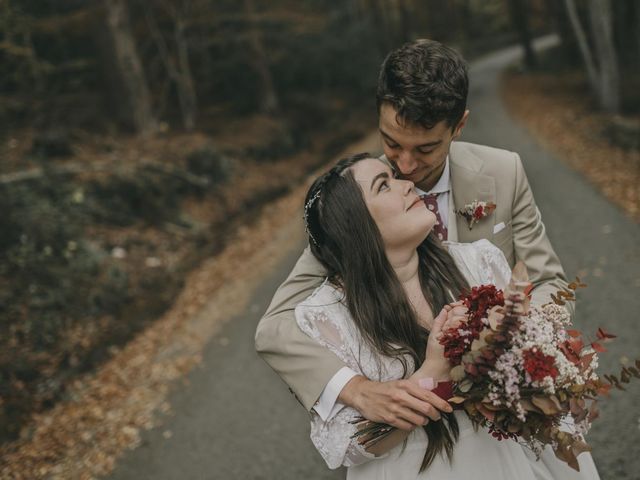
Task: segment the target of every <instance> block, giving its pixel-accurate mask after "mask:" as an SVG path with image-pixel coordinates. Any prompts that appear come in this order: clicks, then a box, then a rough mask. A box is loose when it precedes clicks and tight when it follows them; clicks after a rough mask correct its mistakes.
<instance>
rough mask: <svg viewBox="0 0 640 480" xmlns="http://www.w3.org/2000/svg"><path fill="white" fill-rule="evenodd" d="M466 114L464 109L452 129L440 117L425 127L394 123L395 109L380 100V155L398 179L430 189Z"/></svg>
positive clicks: (442, 168) (436, 179)
mask: <svg viewBox="0 0 640 480" xmlns="http://www.w3.org/2000/svg"><path fill="white" fill-rule="evenodd" d="M468 115H469V111H468V110H467V111H465V113H464V115H463V117H462V120H460V122H459V123H458V125H456V127H455V128H454V129H452V128H451V127H449V126H448V125H447V123H446V122H445V121H444V120H443V121H441V122H439V123H437V124H436V125H435V126H434V127H433V128H430V129H426V128H424V127H422V126H421V125H411V124H404V123H398V120H399V119H398V118H397V115H396V110H395V109H394V108H393V107H392V106H391V105H389V104H387V103H383V104H382V106H381V107H380V119H379V127H380V135H381V136H382V146H383V149H384V154H385V155H386V156H387V158H388V159H389V161H390V162H391V164H392V165H393V166H394V168H395V169H396V171H397V172H398V174H399V175H400V177H401V178H404V179H406V180H411V181H412V182H413V183H414V184H415V186H416V187H418V188H419V189H420V190H423V191H428V190H431V189H432V188H433V186H434V185H435V184H436V183H437V182H438V179H439V178H440V176H441V175H442V171H443V170H444V166H445V160H446V159H447V154H448V153H449V147H450V146H451V142H452V141H453V140H454V139H455V138H457V137H459V136H460V133H461V132H462V129H463V128H464V125H465V123H466V121H467V116H468Z"/></svg>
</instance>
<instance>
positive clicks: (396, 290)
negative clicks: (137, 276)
mask: <svg viewBox="0 0 640 480" xmlns="http://www.w3.org/2000/svg"><path fill="white" fill-rule="evenodd" d="M304 217H305V223H306V228H307V231H308V233H309V244H310V247H311V251H312V253H313V255H314V256H315V257H316V258H317V259H318V260H319V261H320V263H322V265H323V266H324V267H325V269H326V270H327V279H326V280H325V282H324V283H323V284H322V285H321V286H320V287H319V288H318V289H317V290H316V291H315V292H314V293H313V294H312V295H311V296H310V297H309V298H308V299H307V300H305V301H304V302H302V303H300V304H299V305H298V306H297V308H296V311H295V315H296V320H297V322H298V324H299V326H300V328H301V329H302V330H303V331H304V332H305V333H306V334H308V335H309V336H311V337H312V338H313V339H315V340H316V341H317V342H319V343H321V344H322V345H323V346H325V347H327V348H329V349H330V350H331V351H333V353H334V354H336V355H337V356H338V357H339V358H340V359H341V360H342V361H344V362H345V364H346V365H347V366H349V367H350V368H351V369H353V370H354V371H356V372H359V373H360V374H362V375H363V376H365V377H367V378H369V379H371V380H376V381H392V380H398V379H401V378H409V379H410V380H411V381H413V382H416V383H417V384H418V385H421V386H425V385H427V384H429V383H437V382H438V381H446V380H448V378H447V372H448V370H449V365H448V362H447V360H446V359H445V358H444V356H443V349H442V347H441V346H440V345H439V343H438V341H437V340H438V336H439V333H440V331H441V330H443V329H446V328H448V327H449V326H453V325H456V324H457V323H458V322H459V321H460V320H461V319H462V318H464V313H465V311H464V307H462V306H461V305H460V304H459V303H451V302H454V300H455V299H456V298H457V297H458V296H459V294H460V293H461V292H462V291H464V290H467V289H468V288H469V286H473V285H479V284H483V283H484V284H486V283H493V284H495V285H496V286H498V287H499V288H503V287H504V286H505V285H506V283H507V281H508V280H509V277H510V269H509V266H508V264H507V261H506V260H505V258H504V256H503V254H502V253H501V251H500V250H499V249H498V248H497V247H495V246H493V245H492V244H491V243H490V242H489V241H488V240H480V241H478V242H474V243H472V244H459V243H445V245H444V246H443V245H442V244H441V243H440V242H439V241H438V240H437V238H436V237H435V235H434V234H433V233H431V231H432V229H433V227H434V225H435V223H436V217H435V215H434V214H433V213H432V212H431V211H430V210H428V209H427V208H426V207H425V204H424V202H423V201H422V200H421V199H420V197H419V196H418V195H417V194H416V192H415V190H414V188H413V183H411V182H409V181H406V180H400V179H397V178H395V177H394V174H393V172H392V170H391V169H390V167H389V166H388V165H387V164H386V163H384V162H382V161H381V160H379V159H375V158H372V157H370V156H369V155H368V154H359V155H355V156H353V157H349V158H347V159H344V160H341V161H340V162H338V164H337V165H336V166H335V167H334V168H332V169H331V170H330V171H329V172H327V173H326V174H324V175H322V176H321V177H320V178H318V179H317V180H316V181H315V182H314V183H313V185H312V186H311V188H310V190H309V192H308V194H307V198H306V202H305V214H304ZM359 417H360V414H359V412H357V411H356V410H354V409H353V408H351V407H344V408H342V409H341V410H340V411H339V412H338V413H337V414H336V415H334V416H333V417H331V418H330V419H328V420H327V421H323V420H322V419H321V418H320V416H319V415H317V414H316V413H314V412H313V411H312V417H311V439H312V441H313V443H314V445H315V446H316V448H317V449H318V451H319V452H320V454H321V455H322V457H323V458H324V460H325V461H326V463H327V465H328V466H329V467H330V468H337V467H339V466H341V465H345V466H347V467H348V474H347V478H348V479H352V480H355V479H393V480H401V479H416V478H430V479H437V480H445V479H461V478H465V477H467V476H468V477H469V478H474V479H479V480H484V479H486V480H489V479H491V480H500V479H504V480H513V479H523V480H529V479H531V480H534V479H536V480H551V479H555V480H565V479H582V480H586V479H598V478H599V477H598V473H597V471H596V468H595V465H594V464H593V460H592V459H591V456H590V455H588V454H583V455H581V456H580V458H579V461H580V467H581V472H580V473H578V472H575V471H573V470H571V469H570V468H569V467H568V466H566V465H565V464H563V463H561V462H560V461H559V460H557V459H555V457H553V453H552V452H551V451H550V449H548V450H545V452H544V454H543V458H542V461H536V460H535V458H534V457H533V455H532V454H531V453H530V452H528V451H526V450H525V449H523V448H522V447H521V446H520V445H519V444H518V443H516V442H514V441H512V440H503V441H498V440H496V439H495V438H493V437H492V436H491V435H490V434H489V433H488V432H487V431H486V429H483V428H479V429H477V430H476V429H474V427H473V426H472V424H471V422H470V421H469V419H468V418H467V416H466V414H464V413H463V412H461V411H455V412H453V413H442V417H441V419H440V420H438V421H433V420H432V421H428V422H427V423H426V424H425V425H424V427H423V428H416V429H414V430H412V431H410V432H407V431H402V430H396V431H394V432H393V433H392V434H390V435H388V436H387V437H385V438H384V439H383V440H382V441H380V442H378V443H375V444H374V445H372V446H370V447H367V448H364V447H363V446H361V445H360V444H358V441H357V440H355V439H353V438H352V436H353V434H354V433H355V432H356V430H357V428H358V427H357V425H356V424H355V423H354V420H357V419H358V418H359Z"/></svg>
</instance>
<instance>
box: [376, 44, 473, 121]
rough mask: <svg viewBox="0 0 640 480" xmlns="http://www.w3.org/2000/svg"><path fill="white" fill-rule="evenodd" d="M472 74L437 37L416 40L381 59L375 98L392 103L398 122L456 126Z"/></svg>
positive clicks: (464, 105) (464, 104)
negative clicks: (470, 74)
mask: <svg viewBox="0 0 640 480" xmlns="http://www.w3.org/2000/svg"><path fill="white" fill-rule="evenodd" d="M468 91H469V78H468V75H467V65H466V63H465V61H464V59H463V58H462V57H461V56H460V54H459V53H458V52H456V51H455V50H454V49H452V48H450V47H447V46H446V45H443V44H441V43H439V42H436V41H435V40H425V39H422V40H415V41H413V42H409V43H406V44H404V45H402V46H401V47H400V48H398V49H396V50H393V51H392V52H391V53H389V55H387V58H385V59H384V61H383V62H382V66H381V67H380V75H379V77H378V88H377V91H376V100H377V105H378V113H380V108H381V107H382V104H383V103H388V104H389V105H391V106H392V107H393V108H394V110H395V111H396V112H397V115H398V118H397V120H398V122H399V123H409V124H412V125H421V126H422V127H424V128H427V129H429V128H433V127H434V126H435V125H436V124H437V123H439V122H441V121H442V120H444V121H446V123H447V125H448V126H449V127H450V128H451V129H453V128H455V127H456V125H458V123H459V122H460V120H461V119H462V116H463V115H464V112H465V110H466V108H467V94H468Z"/></svg>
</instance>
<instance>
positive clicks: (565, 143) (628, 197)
mask: <svg viewBox="0 0 640 480" xmlns="http://www.w3.org/2000/svg"><path fill="white" fill-rule="evenodd" d="M585 82H586V81H585V79H584V76H583V75H581V74H576V73H573V72H571V71H569V72H560V73H553V74H551V73H529V74H527V75H520V74H515V73H509V74H506V76H505V77H504V79H503V95H504V98H505V100H506V104H507V106H508V108H509V111H510V113H511V114H512V115H513V116H514V117H515V118H517V119H519V120H520V121H522V122H523V123H524V124H525V125H526V126H527V127H528V128H529V129H530V130H531V131H532V132H533V134H534V135H535V136H536V137H537V138H538V139H540V141H542V142H543V143H545V144H546V145H547V146H548V147H549V148H550V149H551V150H553V151H555V152H557V154H558V157H559V158H560V159H562V160H564V161H566V162H567V163H568V164H569V165H570V166H571V167H573V168H574V169H576V170H578V171H579V172H581V173H583V174H584V175H585V176H586V177H587V178H588V179H589V180H590V181H591V182H592V183H593V184H594V185H595V186H596V187H597V188H598V189H599V190H601V191H602V193H604V195H605V196H606V197H607V198H608V199H609V200H611V201H612V202H613V203H615V204H616V205H618V206H619V207H620V208H622V209H623V210H624V211H625V212H626V213H627V214H628V215H629V216H630V217H632V218H633V219H635V220H636V221H639V220H640V188H638V185H640V150H638V148H637V147H636V148H635V149H625V148H622V147H620V146H616V145H614V144H612V143H611V142H610V141H609V137H610V136H609V135H607V131H608V130H609V125H610V124H611V122H612V119H611V117H609V116H607V115H605V114H602V113H599V112H597V111H596V110H595V109H594V108H593V107H592V106H591V104H590V102H589V101H588V100H587V101H585V100H586V99H588V98H589V94H588V92H587V87H586V84H585ZM636 91H637V88H636ZM636 94H637V93H636ZM633 118H634V117H631V120H633ZM635 123H636V124H640V118H638V117H637V115H636V117H635ZM636 131H640V126H637V127H636Z"/></svg>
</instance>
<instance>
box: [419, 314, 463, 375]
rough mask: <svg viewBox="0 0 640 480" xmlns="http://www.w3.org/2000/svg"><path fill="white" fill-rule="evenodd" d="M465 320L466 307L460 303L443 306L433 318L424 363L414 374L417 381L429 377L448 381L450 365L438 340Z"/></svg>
mask: <svg viewBox="0 0 640 480" xmlns="http://www.w3.org/2000/svg"><path fill="white" fill-rule="evenodd" d="M466 319H467V307H465V306H464V305H463V303H462V302H455V303H451V304H449V305H445V307H444V308H443V309H442V310H441V311H440V313H439V314H438V316H437V317H436V318H434V320H433V325H432V327H431V332H430V334H429V340H428V341H427V352H426V355H425V360H424V363H423V364H422V366H421V367H420V368H419V369H418V370H417V371H416V372H415V374H414V376H415V377H416V379H418V380H419V379H420V378H425V377H431V378H433V379H435V380H448V379H449V370H450V369H451V365H450V364H449V360H447V359H446V358H445V357H444V347H443V346H442V345H441V344H440V338H441V337H442V332H443V331H445V330H448V329H449V328H454V327H458V326H459V325H460V323H461V322H464V321H466ZM412 378H413V377H412Z"/></svg>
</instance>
